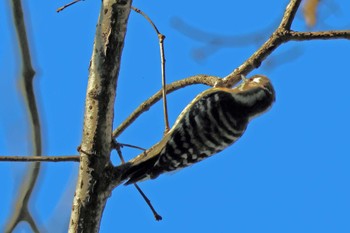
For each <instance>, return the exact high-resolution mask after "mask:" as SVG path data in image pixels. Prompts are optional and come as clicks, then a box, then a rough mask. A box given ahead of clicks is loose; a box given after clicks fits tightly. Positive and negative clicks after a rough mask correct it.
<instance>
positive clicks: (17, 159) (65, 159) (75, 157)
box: [0, 155, 80, 162]
mask: <svg viewBox="0 0 350 233" xmlns="http://www.w3.org/2000/svg"><path fill="white" fill-rule="evenodd" d="M0 161H8V162H80V156H79V155H70V156H16V155H14V156H0Z"/></svg>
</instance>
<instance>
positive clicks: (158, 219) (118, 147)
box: [112, 140, 162, 221]
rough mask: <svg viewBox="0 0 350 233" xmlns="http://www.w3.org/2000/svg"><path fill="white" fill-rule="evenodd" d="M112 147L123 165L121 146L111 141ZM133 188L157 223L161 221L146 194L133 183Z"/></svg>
mask: <svg viewBox="0 0 350 233" xmlns="http://www.w3.org/2000/svg"><path fill="white" fill-rule="evenodd" d="M123 145H124V146H126V145H129V144H123ZM112 147H113V148H114V149H115V150H116V151H117V153H118V156H119V158H120V160H121V162H122V164H125V160H124V157H123V154H122V151H121V144H119V143H118V142H117V141H116V140H113V141H112ZM132 147H133V148H138V147H136V146H132ZM134 186H135V188H136V189H137V191H138V192H139V193H140V194H141V196H142V198H143V199H144V200H145V202H146V203H147V205H148V207H149V208H150V209H151V211H152V213H153V216H154V218H155V219H156V220H157V221H160V220H162V216H160V215H159V214H158V213H157V211H156V210H155V209H154V207H153V205H152V203H151V201H150V200H149V199H148V197H147V196H146V194H145V193H144V192H143V191H142V190H141V188H140V187H139V186H138V185H137V184H136V183H135V184H134Z"/></svg>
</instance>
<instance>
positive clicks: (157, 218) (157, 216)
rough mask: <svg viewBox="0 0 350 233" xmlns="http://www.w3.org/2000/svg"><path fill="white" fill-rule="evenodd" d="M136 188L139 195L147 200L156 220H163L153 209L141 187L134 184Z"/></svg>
mask: <svg viewBox="0 0 350 233" xmlns="http://www.w3.org/2000/svg"><path fill="white" fill-rule="evenodd" d="M134 186H135V188H136V189H137V191H139V193H140V194H141V196H142V197H143V199H145V201H146V203H147V205H148V206H149V208H151V210H152V213H153V215H154V218H155V219H156V220H157V221H160V220H162V219H163V218H162V216H160V215H159V214H158V213H157V211H156V210H155V209H154V208H153V206H152V203H151V201H150V200H149V199H148V198H147V196H146V195H145V194H144V192H143V191H142V190H141V189H140V187H139V186H138V185H137V184H134Z"/></svg>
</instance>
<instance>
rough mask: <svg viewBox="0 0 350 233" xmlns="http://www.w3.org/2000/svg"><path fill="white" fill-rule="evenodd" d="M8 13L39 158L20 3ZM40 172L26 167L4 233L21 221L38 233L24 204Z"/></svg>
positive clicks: (36, 116) (31, 73)
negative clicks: (18, 55) (15, 35)
mask: <svg viewBox="0 0 350 233" xmlns="http://www.w3.org/2000/svg"><path fill="white" fill-rule="evenodd" d="M11 2H12V11H13V20H14V26H15V29H16V33H17V39H18V45H19V48H20V55H21V67H22V69H21V72H22V74H21V79H20V80H19V81H20V84H21V87H22V94H23V98H24V101H25V104H26V106H27V109H28V117H29V125H30V128H31V139H30V140H31V141H32V150H33V153H32V154H34V155H35V156H40V155H41V153H42V151H41V150H42V145H41V127H40V119H39V114H38V109H37V106H36V100H35V94H34V87H33V79H34V75H35V71H34V69H33V66H32V62H31V55H30V49H29V43H28V38H27V32H26V26H25V21H24V16H23V9H22V3H21V1H20V0H17V1H16V0H13V1H11ZM39 171H40V163H33V164H32V165H30V167H29V169H28V171H27V174H26V175H25V179H24V180H23V183H22V185H21V189H20V191H18V192H17V193H18V197H17V198H16V200H15V207H14V208H13V209H14V212H13V213H12V216H11V218H10V219H9V220H8V223H7V226H6V229H5V232H12V231H13V230H14V228H15V227H16V226H17V225H18V223H19V222H21V221H26V222H28V223H29V225H30V227H31V228H32V230H33V231H34V232H39V229H38V227H37V225H36V223H35V221H34V219H33V217H32V215H31V213H30V211H29V207H28V203H29V200H30V197H31V195H32V192H33V189H34V187H35V183H36V181H37V178H38V175H39Z"/></svg>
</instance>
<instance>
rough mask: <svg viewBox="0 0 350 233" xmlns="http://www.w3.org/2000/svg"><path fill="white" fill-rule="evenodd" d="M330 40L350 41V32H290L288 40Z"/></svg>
mask: <svg viewBox="0 0 350 233" xmlns="http://www.w3.org/2000/svg"><path fill="white" fill-rule="evenodd" d="M329 39H350V30H339V31H323V32H296V31H290V32H289V35H288V40H294V41H303V40H329Z"/></svg>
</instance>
